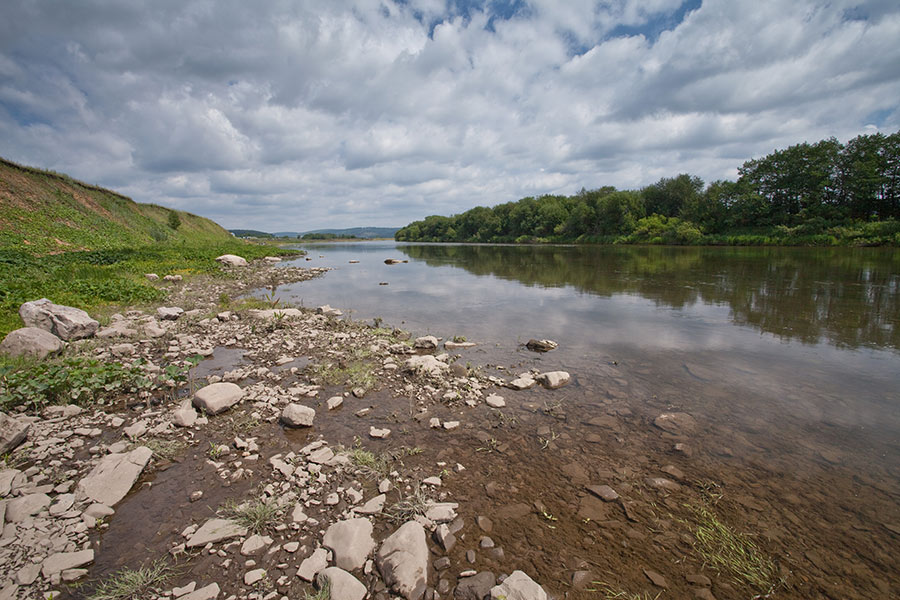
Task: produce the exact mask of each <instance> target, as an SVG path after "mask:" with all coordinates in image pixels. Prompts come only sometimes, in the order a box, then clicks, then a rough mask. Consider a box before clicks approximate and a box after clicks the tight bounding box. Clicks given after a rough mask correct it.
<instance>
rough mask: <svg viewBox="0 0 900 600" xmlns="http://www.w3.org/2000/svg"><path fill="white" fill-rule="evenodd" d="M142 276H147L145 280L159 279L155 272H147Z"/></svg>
mask: <svg viewBox="0 0 900 600" xmlns="http://www.w3.org/2000/svg"><path fill="white" fill-rule="evenodd" d="M144 277H146V278H147V281H159V275H157V274H156V273H147V274H146V275H144Z"/></svg>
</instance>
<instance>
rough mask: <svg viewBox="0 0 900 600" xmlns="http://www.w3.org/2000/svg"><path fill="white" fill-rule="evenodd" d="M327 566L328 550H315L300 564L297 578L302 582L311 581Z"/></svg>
mask: <svg viewBox="0 0 900 600" xmlns="http://www.w3.org/2000/svg"><path fill="white" fill-rule="evenodd" d="M327 566H328V550H326V549H325V548H316V550H315V552H313V553H312V554H311V555H310V556H309V557H308V558H306V559H305V560H304V561H303V562H301V563H300V568H299V569H297V577H299V578H300V579H302V580H304V581H312V580H313V579H315V578H316V575H318V574H319V572H320V571H321V570H322V569H324V568H325V567H327Z"/></svg>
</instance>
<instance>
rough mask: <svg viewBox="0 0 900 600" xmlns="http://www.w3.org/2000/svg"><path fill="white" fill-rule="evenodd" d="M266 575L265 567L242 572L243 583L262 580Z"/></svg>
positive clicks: (249, 583) (247, 583) (251, 583)
mask: <svg viewBox="0 0 900 600" xmlns="http://www.w3.org/2000/svg"><path fill="white" fill-rule="evenodd" d="M265 576H266V570H265V569H253V570H252V571H247V572H246V573H244V585H253V584H254V583H256V582H258V581H262V580H263V579H264V578H265Z"/></svg>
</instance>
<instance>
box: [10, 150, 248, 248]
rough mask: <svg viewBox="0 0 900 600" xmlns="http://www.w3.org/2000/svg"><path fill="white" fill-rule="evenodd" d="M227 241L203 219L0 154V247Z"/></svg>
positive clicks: (225, 235)
mask: <svg viewBox="0 0 900 600" xmlns="http://www.w3.org/2000/svg"><path fill="white" fill-rule="evenodd" d="M173 213H174V214H175V215H177V219H174V218H173V217H172V216H171V215H172V214H173ZM173 220H174V221H177V222H178V226H177V228H173V227H172V225H174V222H173ZM231 239H232V236H231V234H230V233H228V231H226V230H225V229H223V228H222V227H220V226H219V225H217V224H216V223H214V222H212V221H210V220H209V219H205V218H203V217H198V216H197V215H193V214H191V213H187V212H183V211H175V210H172V209H169V208H165V207H162V206H157V205H154V204H139V203H137V202H134V201H133V200H131V199H130V198H127V197H125V196H122V195H121V194H118V193H116V192H113V191H110V190H106V189H103V188H100V187H97V186H92V185H88V184H86V183H82V182H80V181H76V180H74V179H72V178H71V177H67V176H65V175H60V174H58V173H53V172H49V171H42V170H40V169H34V168H31V167H23V166H21V165H17V164H15V163H12V162H9V161H6V160H4V159H2V158H0V248H16V249H20V250H27V251H29V252H31V253H33V254H38V255H43V254H50V253H57V252H69V251H78V250H100V249H114V248H134V247H138V246H144V245H148V244H153V243H155V242H176V243H183V242H185V243H206V242H222V241H227V240H231Z"/></svg>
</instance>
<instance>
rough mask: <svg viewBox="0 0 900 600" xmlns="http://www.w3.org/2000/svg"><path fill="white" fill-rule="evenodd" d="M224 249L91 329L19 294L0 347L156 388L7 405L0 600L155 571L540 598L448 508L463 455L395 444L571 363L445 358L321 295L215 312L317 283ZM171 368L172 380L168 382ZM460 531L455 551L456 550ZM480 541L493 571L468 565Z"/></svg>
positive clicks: (163, 586) (312, 589)
mask: <svg viewBox="0 0 900 600" xmlns="http://www.w3.org/2000/svg"><path fill="white" fill-rule="evenodd" d="M221 262H223V263H225V264H227V265H228V266H227V267H226V268H228V269H230V270H231V272H232V277H231V278H230V279H229V280H226V281H224V282H223V281H222V280H221V279H205V278H200V277H197V278H194V279H189V280H187V281H178V280H176V279H174V278H165V277H164V278H160V277H158V276H156V275H155V274H149V275H150V276H148V279H151V280H153V281H158V282H159V285H166V286H169V288H170V295H169V299H168V300H167V305H166V306H159V307H144V308H142V309H141V310H137V309H133V310H126V311H123V312H120V313H116V314H113V315H111V316H110V317H109V319H108V322H107V323H106V324H105V325H104V326H100V324H99V323H98V322H97V321H96V320H94V319H92V318H91V317H90V316H88V315H87V314H80V313H81V312H82V311H77V309H71V308H69V307H59V306H56V305H53V304H52V302H50V301H48V300H46V299H45V300H41V301H38V302H33V303H28V304H27V305H23V308H22V310H21V311H20V314H21V315H22V316H23V321H24V323H25V324H26V325H27V326H28V327H27V328H24V329H23V330H19V331H18V332H13V333H11V334H10V336H8V338H7V340H6V341H5V342H4V350H5V351H7V352H14V353H20V354H21V353H24V354H32V355H35V356H42V357H43V356H47V355H53V354H56V353H59V352H65V353H66V355H67V356H69V355H79V356H88V357H91V358H95V359H99V360H101V361H121V362H122V363H123V364H125V365H130V366H134V367H138V368H140V369H142V370H143V372H144V373H146V375H147V377H148V378H156V379H157V380H160V379H161V380H163V381H164V385H162V386H161V387H160V388H157V389H155V390H152V391H150V390H145V391H142V392H140V393H138V394H135V395H133V396H128V397H123V398H116V399H113V400H110V401H109V402H108V403H106V404H102V405H98V404H95V405H85V406H76V405H62V406H48V407H44V408H43V409H42V410H40V412H39V413H38V414H34V413H32V412H30V411H28V410H26V409H27V407H25V406H22V407H19V411H18V412H17V411H12V414H10V415H3V417H2V419H3V421H2V423H0V427H2V429H0V431H2V443H3V444H4V448H3V452H4V453H6V455H5V467H4V468H2V470H0V499H2V500H0V525H2V535H0V573H2V574H3V575H0V600H13V599H17V598H21V599H24V598H41V597H42V598H54V599H59V598H82V597H84V598H88V597H98V598H100V597H102V598H107V597H109V598H113V597H116V596H115V595H113V592H111V591H110V590H113V589H115V582H116V581H117V579H116V575H117V574H118V575H121V573H122V572H123V571H122V569H128V570H130V571H131V572H132V573H139V572H140V573H144V572H149V571H151V570H152V568H154V567H151V565H155V566H159V571H160V572H165V573H167V574H168V575H169V576H168V578H165V579H163V578H162V577H160V580H159V584H158V585H151V584H152V581H150V580H148V581H150V583H148V588H150V587H152V588H153V592H152V593H151V594H150V595H148V596H142V597H154V598H172V599H176V598H177V599H179V600H212V599H215V598H225V599H228V600H232V599H235V600H236V599H238V598H240V599H253V600H273V599H282V598H284V599H286V598H300V597H304V595H305V596H306V597H312V596H314V595H315V594H317V593H318V594H320V596H317V597H327V596H325V594H328V595H330V597H331V598H333V599H335V600H344V599H346V600H362V599H363V598H365V597H373V598H384V599H386V598H388V597H391V596H400V597H404V598H407V599H408V600H419V599H420V598H427V599H429V600H433V599H436V598H441V597H449V596H451V595H452V596H454V597H456V598H459V599H460V600H468V599H472V600H475V599H478V600H481V599H483V598H485V597H487V596H490V597H492V598H498V599H499V598H517V599H522V600H530V599H534V600H543V599H544V598H546V597H547V594H546V591H545V590H544V589H543V588H542V587H541V586H540V585H539V583H537V582H535V580H534V579H533V578H532V577H533V576H534V573H527V572H523V571H522V570H518V569H515V568H512V567H507V568H504V567H503V565H504V563H508V562H509V561H506V560H504V551H503V548H502V547H500V546H498V545H497V544H495V543H494V541H493V540H492V539H491V538H490V537H489V536H488V534H489V533H490V532H491V528H492V525H491V520H490V518H489V517H487V516H461V515H466V514H467V511H465V509H464V508H462V509H461V508H460V503H459V502H457V501H455V500H454V498H453V494H452V493H451V492H449V491H448V490H447V488H446V487H444V486H443V482H444V480H445V479H447V478H448V477H452V476H453V474H456V473H462V472H463V471H465V470H466V468H467V467H466V465H464V464H462V463H461V462H457V461H453V460H436V459H435V458H436V457H437V456H438V454H439V450H440V448H422V447H419V446H406V445H397V444H394V443H392V440H394V438H395V437H396V436H395V435H394V432H395V431H396V430H401V431H402V432H403V433H405V434H409V432H410V430H413V429H415V430H417V431H433V432H443V435H453V430H455V429H457V428H459V427H460V425H461V424H462V423H464V421H465V419H467V418H472V416H473V415H474V414H476V413H475V411H474V409H475V408H476V407H479V406H483V407H489V409H491V410H494V409H500V408H503V407H504V406H505V404H506V403H505V400H504V398H503V396H502V389H501V388H502V387H503V386H506V387H510V388H512V389H516V390H524V389H528V388H531V387H533V386H535V385H538V384H542V385H543V386H545V387H546V388H547V389H555V388H558V387H560V386H563V385H565V384H566V383H567V382H568V381H569V374H567V373H564V372H549V373H540V372H532V371H523V372H520V373H514V374H510V375H511V376H510V377H508V378H501V377H497V376H487V375H485V374H483V372H482V371H481V370H480V369H476V368H473V367H471V365H469V366H464V364H462V363H463V361H461V360H458V355H456V356H454V355H451V354H450V352H451V351H453V350H457V349H460V348H466V347H470V346H471V345H472V344H456V345H455V346H454V344H453V343H452V342H448V343H447V344H446V346H447V348H448V349H450V351H448V350H447V349H444V348H442V345H441V342H440V340H438V339H437V338H436V337H433V336H422V337H418V338H415V339H411V336H410V334H409V333H407V332H403V331H400V330H394V329H383V328H376V327H372V326H369V325H366V324H363V323H356V322H351V321H348V320H345V319H341V318H340V317H341V312H340V311H339V310H336V309H332V308H331V307H327V306H325V307H319V308H317V309H302V308H290V307H281V306H278V305H277V302H276V301H274V300H272V307H271V308H257V309H240V310H220V307H219V306H218V304H217V302H216V301H215V300H216V299H217V298H221V297H222V296H223V295H225V296H231V297H234V296H236V295H237V293H238V292H240V291H249V290H250V289H252V288H254V287H256V288H258V287H263V286H276V285H279V284H281V283H285V282H287V281H297V280H302V279H306V278H309V277H313V276H317V275H321V274H322V270H316V269H312V270H306V269H299V268H293V267H290V268H286V269H285V268H279V269H274V268H272V266H271V265H272V264H273V263H274V262H276V261H275V260H272V261H260V262H259V264H252V265H249V266H246V265H245V264H241V263H240V262H239V261H236V260H234V259H233V258H228V259H226V260H223V261H221ZM200 358H202V359H205V360H202V361H200V362H199V364H198V360H199V359H200ZM195 365H196V366H195ZM179 369H181V371H180V372H185V371H187V370H188V369H190V370H189V371H188V372H189V376H188V377H186V378H185V379H186V380H185V381H178V380H177V379H178V378H177V377H175V376H174V375H173V376H172V378H171V379H169V380H167V381H166V377H167V375H168V374H169V373H170V372H171V373H176V372H179V371H178V370H179ZM397 399H401V400H400V401H399V402H398V400H397ZM321 431H330V432H333V433H334V434H335V435H336V437H337V439H328V438H327V437H325V436H324V435H323V434H322V433H320V432H321ZM157 490H163V492H162V497H161V493H158V492H157ZM613 493H614V492H613ZM122 513H124V514H122ZM161 515H162V516H161ZM460 542H463V543H465V544H467V545H469V546H472V548H471V549H470V550H468V551H467V552H466V557H467V559H468V560H467V561H466V562H464V563H460V562H458V561H457V560H453V559H451V556H450V551H451V550H452V549H453V548H454V546H455V545H456V544H458V543H460ZM476 549H477V552H478V553H481V554H484V555H485V556H487V557H490V559H491V561H492V564H495V565H497V567H498V568H496V569H493V570H487V569H481V570H476V569H474V568H472V566H473V565H474V564H475V563H476V559H475V555H476ZM160 565H162V566H160ZM103 593H106V594H107V595H106V596H104V595H102V594H103ZM142 593H148V590H144V591H143V592H142ZM92 594H94V596H92Z"/></svg>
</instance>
